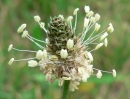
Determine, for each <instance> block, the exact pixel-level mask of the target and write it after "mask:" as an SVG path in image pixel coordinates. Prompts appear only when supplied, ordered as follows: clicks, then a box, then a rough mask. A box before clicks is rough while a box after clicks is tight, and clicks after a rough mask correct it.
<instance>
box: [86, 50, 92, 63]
mask: <svg viewBox="0 0 130 99" xmlns="http://www.w3.org/2000/svg"><path fill="white" fill-rule="evenodd" d="M87 55H88V58H89V59H90V61H91V62H92V61H93V56H92V54H91V53H90V52H87Z"/></svg>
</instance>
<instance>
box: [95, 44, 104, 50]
mask: <svg viewBox="0 0 130 99" xmlns="http://www.w3.org/2000/svg"><path fill="white" fill-rule="evenodd" d="M102 45H103V43H99V44H98V45H97V46H96V47H95V48H94V50H97V49H99V48H100V47H102Z"/></svg>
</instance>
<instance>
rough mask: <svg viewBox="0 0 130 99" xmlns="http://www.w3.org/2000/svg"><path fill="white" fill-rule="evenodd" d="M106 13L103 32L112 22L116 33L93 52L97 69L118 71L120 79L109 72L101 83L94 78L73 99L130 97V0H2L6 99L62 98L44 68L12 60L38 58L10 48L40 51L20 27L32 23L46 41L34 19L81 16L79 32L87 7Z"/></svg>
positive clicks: (0, 79)
mask: <svg viewBox="0 0 130 99" xmlns="http://www.w3.org/2000/svg"><path fill="white" fill-rule="evenodd" d="M85 5H89V6H90V8H91V10H93V11H94V12H95V13H96V12H97V13H99V14H100V15H101V19H100V21H99V23H100V24H101V26H102V28H101V29H102V30H103V29H106V27H108V24H109V23H110V22H111V23H113V26H114V29H115V31H114V33H112V34H111V35H109V37H108V39H109V45H108V47H107V48H105V47H102V48H101V49H100V50H98V51H95V52H93V56H94V67H95V68H99V69H103V70H108V71H111V70H112V69H113V68H115V69H116V70H117V77H116V78H113V77H112V75H111V74H103V77H102V78H101V79H97V78H96V77H90V78H89V79H88V82H87V83H81V85H80V86H79V90H77V91H75V92H70V94H69V99H130V85H129V84H130V57H129V56H130V0H0V31H1V32H0V99H60V97H61V94H62V90H61V89H62V88H60V87H59V86H58V84H57V81H56V82H55V83H53V84H50V83H47V82H46V81H45V77H44V75H43V74H42V72H41V71H40V70H39V67H36V68H29V67H28V66H27V62H26V61H23V62H14V63H13V64H12V65H11V66H9V65H8V61H9V60H10V58H12V57H14V58H15V59H20V58H28V57H33V56H34V55H32V54H29V53H22V52H16V51H11V52H10V53H9V52H7V49H8V45H9V44H11V43H12V44H13V45H14V47H16V48H19V49H30V50H38V47H36V46H35V44H33V43H32V42H30V41H29V40H28V39H26V38H25V39H23V38H21V37H20V35H18V33H17V32H16V31H17V28H18V27H19V26H20V25H21V24H23V23H27V30H28V31H29V33H30V34H31V35H32V36H34V37H36V38H38V39H45V38H46V35H45V32H43V31H42V30H41V29H40V27H39V25H38V24H37V23H36V22H35V21H34V19H33V16H34V15H40V16H41V18H42V21H44V22H45V23H46V26H47V23H48V22H49V18H50V16H52V17H53V16H57V15H59V14H63V15H64V16H65V17H67V16H69V15H72V13H73V10H74V9H75V8H77V7H78V8H80V11H79V12H78V13H79V14H78V28H77V32H81V31H82V26H83V20H84V16H85V13H84V6H85Z"/></svg>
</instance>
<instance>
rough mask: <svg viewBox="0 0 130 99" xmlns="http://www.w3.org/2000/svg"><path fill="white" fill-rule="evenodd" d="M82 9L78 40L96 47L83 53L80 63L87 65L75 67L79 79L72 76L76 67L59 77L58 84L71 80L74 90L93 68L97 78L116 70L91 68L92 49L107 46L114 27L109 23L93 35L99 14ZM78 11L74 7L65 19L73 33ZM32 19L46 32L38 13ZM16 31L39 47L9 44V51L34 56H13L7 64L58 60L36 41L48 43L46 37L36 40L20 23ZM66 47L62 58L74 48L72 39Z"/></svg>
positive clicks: (29, 64)
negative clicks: (108, 37) (87, 35)
mask: <svg viewBox="0 0 130 99" xmlns="http://www.w3.org/2000/svg"><path fill="white" fill-rule="evenodd" d="M84 10H85V13H86V16H85V18H84V24H83V31H82V35H81V36H80V38H79V41H81V42H82V44H83V46H89V45H91V44H96V47H95V48H94V49H91V50H90V51H86V52H85V53H86V54H85V55H86V58H87V59H86V60H84V61H83V63H82V64H83V65H84V66H85V65H87V66H86V67H78V68H77V69H78V70H77V71H78V76H79V77H80V78H79V79H78V78H76V77H74V75H75V76H76V75H77V71H76V69H71V70H68V71H69V72H70V75H69V76H68V77H66V76H65V77H62V78H59V86H62V85H63V82H64V80H71V83H70V90H71V91H74V90H75V89H78V88H77V85H79V82H78V81H83V82H86V81H87V79H88V78H89V77H90V75H92V74H93V70H96V71H98V72H97V74H96V76H97V78H101V77H102V72H106V73H112V75H113V77H116V71H115V70H114V69H113V70H112V72H108V71H102V70H99V69H96V68H93V65H92V63H93V56H92V54H91V52H92V51H95V50H97V49H99V48H101V47H102V46H103V45H105V47H107V45H108V40H107V36H108V35H109V33H112V32H113V31H114V28H113V26H112V24H111V23H110V24H109V27H108V28H107V29H106V30H104V31H102V32H100V33H98V34H97V35H94V36H93V34H94V33H95V32H98V31H99V29H100V27H101V25H100V24H98V23H97V21H98V20H99V19H100V15H99V14H95V15H94V12H93V11H90V8H89V6H85V7H84ZM78 11H79V8H76V9H75V10H74V12H73V16H69V17H68V18H67V19H66V21H67V22H68V23H69V24H70V26H71V28H72V29H73V32H74V34H76V33H75V30H76V25H77V12H78ZM59 17H61V18H62V19H64V17H63V15H59ZM73 17H74V20H75V23H74V27H73V25H72V20H73ZM34 20H35V21H36V22H38V24H39V25H40V27H41V28H42V29H43V30H44V31H45V33H47V30H46V28H45V23H44V22H41V18H40V17H39V16H38V15H37V16H34ZM94 25H95V27H94V30H93V32H92V33H91V34H90V36H89V37H88V38H87V39H85V37H86V34H87V33H88V31H89V30H90V29H91V28H92V27H93V26H94ZM17 32H18V33H22V32H23V34H22V38H28V39H29V40H30V41H32V42H33V43H35V44H36V45H37V46H38V47H39V48H40V50H38V51H31V50H19V49H16V48H14V47H13V45H12V44H10V46H9V48H8V51H11V50H12V49H13V50H16V51H22V52H33V53H36V56H35V57H34V58H28V59H20V60H14V58H11V60H10V61H9V63H8V64H9V65H11V64H12V63H13V62H14V61H23V60H27V61H28V66H29V67H35V66H41V65H42V64H44V63H42V62H41V60H44V61H45V62H46V61H47V60H52V61H53V60H58V57H57V56H56V55H50V53H48V52H47V51H46V49H45V47H43V46H41V45H40V44H38V43H37V42H42V43H45V44H49V43H50V42H49V40H48V38H46V40H45V41H42V40H38V39H36V38H34V37H32V36H30V35H29V33H28V31H27V30H26V24H22V25H21V26H20V27H19V28H18V30H17ZM75 36H76V35H75ZM97 39H99V41H101V42H99V43H97V42H94V41H96V40H97ZM103 40H104V41H103ZM36 41H37V42H36ZM66 47H67V48H66V49H61V51H60V57H61V59H63V60H64V59H66V58H67V57H68V56H69V55H68V50H73V49H74V47H75V45H74V41H73V40H72V39H68V41H67V44H66ZM80 60H82V59H80V56H79V57H76V58H75V61H77V62H79V63H80ZM53 69H54V68H53ZM86 71H87V72H86ZM64 74H65V75H68V74H67V73H64ZM75 79H78V80H75ZM46 80H47V81H50V80H51V71H50V72H48V73H47V74H46Z"/></svg>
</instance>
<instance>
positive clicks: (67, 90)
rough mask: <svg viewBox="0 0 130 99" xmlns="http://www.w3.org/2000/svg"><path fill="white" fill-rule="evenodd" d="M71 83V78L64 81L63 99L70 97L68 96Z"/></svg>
mask: <svg viewBox="0 0 130 99" xmlns="http://www.w3.org/2000/svg"><path fill="white" fill-rule="evenodd" d="M69 84H70V81H69V80H65V81H64V87H63V94H62V98H61V99H68V96H69Z"/></svg>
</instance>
